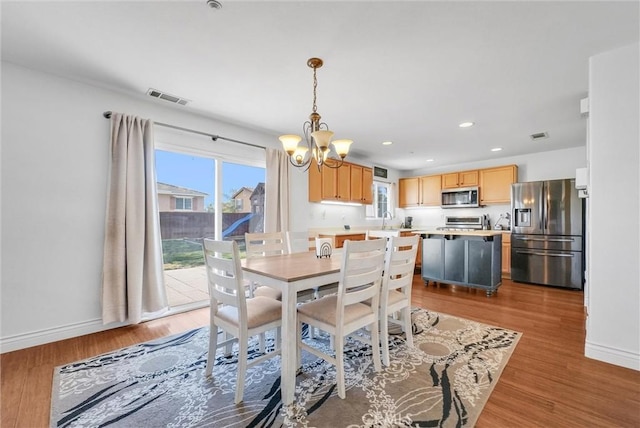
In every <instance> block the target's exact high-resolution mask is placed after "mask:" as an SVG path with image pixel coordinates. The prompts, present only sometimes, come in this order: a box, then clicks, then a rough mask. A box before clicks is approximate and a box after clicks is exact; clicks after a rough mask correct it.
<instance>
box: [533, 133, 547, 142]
mask: <svg viewBox="0 0 640 428" xmlns="http://www.w3.org/2000/svg"><path fill="white" fill-rule="evenodd" d="M529 136H530V137H531V139H532V140H533V141H537V140H542V139H543V138H549V133H548V132H537V133H535V134H531V135H529Z"/></svg>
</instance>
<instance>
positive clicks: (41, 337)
mask: <svg viewBox="0 0 640 428" xmlns="http://www.w3.org/2000/svg"><path fill="white" fill-rule="evenodd" d="M124 325H127V324H125V323H113V324H109V325H104V324H102V320H101V319H95V320H90V321H84V322H79V323H74V324H68V325H65V326H61V327H54V328H49V329H46V330H39V331H34V332H31V333H21V334H16V335H13V336H8V337H3V338H0V353H5V352H11V351H17V350H18V349H24V348H30V347H32V346H37V345H44V344H45V343H51V342H56V341H58V340H64V339H70V338H72V337H77V336H84V335H85V334H91V333H97V332H99V331H103V330H110V329H112V328H116V327H122V326H124Z"/></svg>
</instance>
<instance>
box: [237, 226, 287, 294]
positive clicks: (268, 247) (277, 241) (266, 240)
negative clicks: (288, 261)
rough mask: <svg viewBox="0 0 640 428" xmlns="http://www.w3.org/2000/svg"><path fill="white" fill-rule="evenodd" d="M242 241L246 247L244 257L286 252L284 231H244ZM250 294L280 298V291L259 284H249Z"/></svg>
mask: <svg viewBox="0 0 640 428" xmlns="http://www.w3.org/2000/svg"><path fill="white" fill-rule="evenodd" d="M244 242H245V247H246V251H247V254H246V257H247V258H248V259H250V258H255V257H265V256H276V255H281V254H287V241H286V238H285V234H284V232H272V233H248V232H247V233H245V234H244ZM249 293H250V295H251V296H264V297H270V298H272V299H276V300H282V292H281V291H280V290H276V289H274V288H271V287H266V286H261V285H260V284H250V292H249Z"/></svg>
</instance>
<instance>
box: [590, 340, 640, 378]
mask: <svg viewBox="0 0 640 428" xmlns="http://www.w3.org/2000/svg"><path fill="white" fill-rule="evenodd" d="M584 355H585V356H586V357H588V358H593V359H594V360H598V361H603V362H605V363H609V364H614V365H616V366H622V367H626V368H628V369H633V370H638V371H640V354H637V353H633V352H629V351H624V350H622V349H616V348H611V347H609V346H602V345H598V344H595V343H591V342H588V341H587V342H586V343H585V347H584Z"/></svg>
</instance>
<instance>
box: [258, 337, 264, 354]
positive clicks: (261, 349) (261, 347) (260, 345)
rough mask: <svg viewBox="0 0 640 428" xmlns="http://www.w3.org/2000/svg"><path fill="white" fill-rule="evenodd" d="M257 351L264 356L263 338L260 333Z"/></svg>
mask: <svg viewBox="0 0 640 428" xmlns="http://www.w3.org/2000/svg"><path fill="white" fill-rule="evenodd" d="M258 343H259V344H258V349H259V350H260V352H261V353H263V354H264V349H265V337H264V333H260V335H259V336H258Z"/></svg>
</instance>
